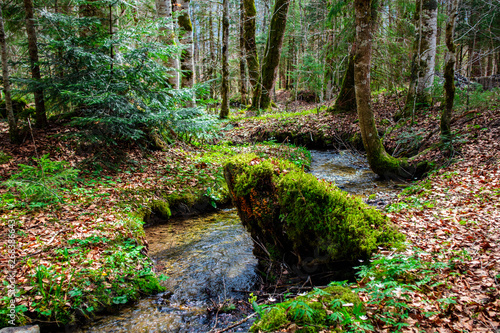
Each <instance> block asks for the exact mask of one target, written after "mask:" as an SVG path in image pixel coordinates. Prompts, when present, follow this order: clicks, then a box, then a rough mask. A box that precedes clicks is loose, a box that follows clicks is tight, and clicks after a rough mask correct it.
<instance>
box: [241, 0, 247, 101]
mask: <svg viewBox="0 0 500 333" xmlns="http://www.w3.org/2000/svg"><path fill="white" fill-rule="evenodd" d="M244 23H245V8H244V6H243V0H240V94H241V103H242V104H243V105H246V104H247V81H246V61H245V35H244V31H245V29H244V27H243V25H244Z"/></svg>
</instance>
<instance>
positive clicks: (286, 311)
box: [250, 286, 364, 332]
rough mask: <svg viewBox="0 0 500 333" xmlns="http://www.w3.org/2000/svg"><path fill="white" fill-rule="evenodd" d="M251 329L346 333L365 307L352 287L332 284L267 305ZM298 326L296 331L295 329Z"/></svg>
mask: <svg viewBox="0 0 500 333" xmlns="http://www.w3.org/2000/svg"><path fill="white" fill-rule="evenodd" d="M264 311H266V312H265V314H263V315H262V316H261V318H260V319H258V320H257V321H256V322H255V323H254V324H253V325H252V327H251V329H250V331H251V332H278V331H280V330H288V329H290V331H297V332H325V330H327V331H328V332H332V331H333V332H344V331H347V330H344V329H345V328H349V327H348V326H349V323H352V322H355V321H361V320H362V319H360V317H361V316H362V314H363V313H364V308H363V305H362V302H361V300H360V299H359V297H358V296H357V295H356V294H354V293H353V292H352V291H351V290H350V289H349V288H347V287H341V286H330V287H327V288H325V289H315V290H313V291H311V292H310V293H308V294H306V295H304V296H298V297H296V298H294V299H291V300H289V301H286V302H283V303H278V304H275V305H273V306H271V307H268V308H267V309H265V310H264ZM292 327H295V330H292Z"/></svg>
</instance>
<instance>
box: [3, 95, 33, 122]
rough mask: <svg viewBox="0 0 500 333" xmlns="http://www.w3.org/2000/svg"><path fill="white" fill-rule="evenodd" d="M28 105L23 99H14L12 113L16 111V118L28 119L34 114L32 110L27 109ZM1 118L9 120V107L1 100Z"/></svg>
mask: <svg viewBox="0 0 500 333" xmlns="http://www.w3.org/2000/svg"><path fill="white" fill-rule="evenodd" d="M27 105H28V103H26V101H25V100H24V99H22V98H13V99H12V111H14V116H15V117H16V118H19V117H20V118H27V117H28V116H29V115H30V114H31V113H33V112H34V109H32V108H28V109H27V108H26V106H27ZM0 118H4V119H7V107H6V103H5V100H0Z"/></svg>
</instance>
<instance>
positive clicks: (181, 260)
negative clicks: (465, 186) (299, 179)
mask: <svg viewBox="0 0 500 333" xmlns="http://www.w3.org/2000/svg"><path fill="white" fill-rule="evenodd" d="M311 156H312V164H311V166H312V167H311V173H313V174H314V175H315V176H317V177H323V178H326V179H327V180H328V181H335V182H336V183H338V184H339V186H342V187H344V188H345V189H346V190H347V191H349V192H350V193H351V194H356V195H359V196H361V197H364V198H365V199H367V198H368V197H369V196H370V195H371V196H373V195H376V196H377V197H379V196H383V195H394V194H395V193H396V192H397V186H396V185H395V184H393V183H390V182H382V181H378V180H377V178H376V176H375V175H374V174H373V173H371V172H370V171H369V169H368V168H367V165H366V162H365V161H364V160H363V157H362V155H359V154H356V153H352V152H348V151H343V152H333V151H312V152H311ZM331 172H335V173H336V175H335V176H332V175H331ZM358 183H359V184H358ZM368 185H370V186H368ZM367 187H368V188H367ZM145 231H146V239H147V241H148V244H149V256H150V258H151V259H152V260H153V263H154V266H155V271H156V272H157V274H165V275H166V276H168V277H169V278H168V279H167V280H166V281H163V282H161V285H162V286H164V287H165V288H166V291H165V292H163V293H160V294H158V295H154V296H149V297H146V298H143V299H141V300H140V301H138V302H137V303H135V304H133V305H130V306H127V307H125V308H124V309H123V310H122V311H120V313H118V314H114V315H107V316H101V317H97V318H96V320H94V321H93V322H92V323H90V324H89V325H87V326H84V327H82V328H80V329H79V330H78V332H79V333H84V332H85V333H91V332H121V331H124V330H127V331H131V332H150V331H157V332H179V333H184V332H208V331H210V330H212V329H214V328H219V329H221V328H225V327H227V326H229V324H231V323H232V322H236V321H238V320H241V319H242V318H244V317H246V316H247V315H248V314H249V312H252V311H253V309H251V307H250V306H249V304H248V302H247V299H248V295H249V293H250V292H252V291H254V292H255V293H256V294H257V295H259V294H260V295H262V294H263V292H262V291H261V292H259V289H260V288H262V286H260V287H259V286H258V285H256V284H257V283H259V282H261V279H260V277H259V276H258V274H257V258H255V256H254V255H253V254H252V249H253V242H252V240H251V238H250V236H249V234H248V232H247V231H246V230H245V229H244V228H243V226H242V224H241V222H240V220H239V217H238V215H237V214H236V210H234V209H229V210H222V211H219V212H218V213H212V214H209V215H203V216H197V217H191V218H189V219H173V220H170V221H168V222H165V221H164V222H163V223H162V224H158V225H154V226H150V227H148V228H146V229H145ZM293 280H294V277H293V275H289V276H284V277H283V282H288V283H289V282H292V281H293ZM275 282H278V281H275ZM296 282H297V281H296ZM264 293H265V292H264ZM253 320H254V319H251V320H249V321H247V322H245V323H244V324H243V325H240V326H238V327H236V328H235V329H234V330H232V332H246V331H248V329H249V327H250V326H251V324H252V322H253ZM230 332H231V331H230Z"/></svg>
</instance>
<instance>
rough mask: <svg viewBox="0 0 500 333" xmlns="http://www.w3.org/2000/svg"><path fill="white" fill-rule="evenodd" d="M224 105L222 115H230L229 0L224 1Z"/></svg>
mask: <svg viewBox="0 0 500 333" xmlns="http://www.w3.org/2000/svg"><path fill="white" fill-rule="evenodd" d="M222 4H223V5H222V6H223V10H222V87H221V90H222V91H221V92H222V105H221V109H220V117H221V118H227V117H228V116H229V98H228V94H229V65H228V62H227V61H228V55H229V51H228V44H229V0H223V2H222Z"/></svg>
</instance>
